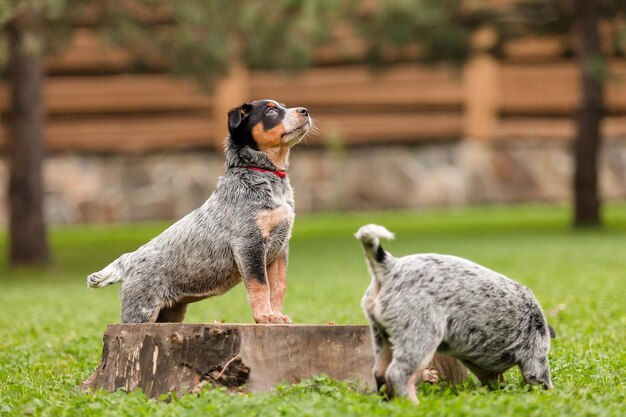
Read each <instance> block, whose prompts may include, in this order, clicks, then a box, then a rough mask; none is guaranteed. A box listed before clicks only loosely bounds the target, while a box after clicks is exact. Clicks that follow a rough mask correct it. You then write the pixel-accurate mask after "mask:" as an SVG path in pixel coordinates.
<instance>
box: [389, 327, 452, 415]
mask: <svg viewBox="0 0 626 417" xmlns="http://www.w3.org/2000/svg"><path fill="white" fill-rule="evenodd" d="M421 318H422V317H420V321H419V322H412V323H410V324H412V326H410V327H412V328H411V329H410V330H409V331H407V332H406V333H404V334H405V335H411V337H406V338H401V339H400V340H395V338H394V337H393V335H392V336H391V337H390V340H391V342H392V345H393V359H392V361H391V364H389V367H388V368H387V372H386V373H385V379H386V380H387V384H388V385H389V388H391V390H390V391H391V394H392V396H393V395H397V396H401V397H404V396H407V397H408V398H409V399H410V400H411V401H412V402H413V403H415V404H419V400H418V398H417V394H416V392H415V390H416V387H417V385H419V383H420V382H421V381H422V371H424V370H425V369H426V368H427V367H428V365H429V364H430V362H431V361H432V359H433V357H434V356H435V352H436V351H437V347H438V346H439V344H440V343H441V339H442V337H443V336H442V334H443V331H441V332H437V333H439V334H433V333H432V328H433V326H431V324H430V322H428V321H426V320H425V321H421Z"/></svg>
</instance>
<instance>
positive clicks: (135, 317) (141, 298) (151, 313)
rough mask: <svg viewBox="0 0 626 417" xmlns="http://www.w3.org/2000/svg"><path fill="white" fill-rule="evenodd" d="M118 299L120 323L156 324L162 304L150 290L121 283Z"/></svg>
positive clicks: (125, 282)
mask: <svg viewBox="0 0 626 417" xmlns="http://www.w3.org/2000/svg"><path fill="white" fill-rule="evenodd" d="M120 298H121V301H122V303H121V309H122V312H121V313H122V314H121V316H122V323H154V322H156V320H157V318H158V316H159V311H161V306H162V303H161V301H160V299H159V298H158V297H156V296H155V295H154V294H153V293H152V291H151V289H150V288H146V286H145V285H138V284H134V285H133V284H132V283H128V282H127V281H122V290H121V291H120Z"/></svg>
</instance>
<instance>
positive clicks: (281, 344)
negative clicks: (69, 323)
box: [79, 323, 467, 397]
mask: <svg viewBox="0 0 626 417" xmlns="http://www.w3.org/2000/svg"><path fill="white" fill-rule="evenodd" d="M103 340H104V347H103V350H102V359H101V360H100V364H99V365H98V367H97V369H96V370H95V372H94V373H93V375H91V376H90V377H89V378H88V379H87V380H85V382H83V383H82V384H80V386H79V387H80V388H81V389H83V390H88V389H91V388H102V389H106V390H108V391H115V390H117V389H120V388H121V389H124V390H127V391H133V390H136V389H138V388H141V389H142V390H143V391H144V392H145V393H146V395H148V396H150V397H157V396H160V395H162V394H167V393H170V392H176V393H179V394H183V393H188V392H195V391H199V389H200V388H201V387H202V386H204V385H206V384H212V385H215V386H226V387H229V388H233V389H243V390H246V391H248V392H259V391H268V390H271V389H272V388H274V387H276V386H277V385H278V384H281V383H290V384H291V383H298V382H300V381H301V380H302V379H307V378H312V377H314V376H316V375H320V374H325V375H328V376H329V377H331V378H333V379H337V380H351V381H358V382H359V383H360V384H361V386H362V387H363V388H365V389H370V390H374V389H375V386H376V385H375V383H374V380H373V377H372V366H373V364H374V355H373V348H372V341H371V334H370V329H369V327H368V326H349V325H252V324H180V323H157V324H113V325H109V327H108V328H107V331H106V333H105V334H104V337H103ZM431 366H432V367H433V368H434V369H436V370H437V371H439V373H440V375H441V377H442V378H443V379H444V380H447V381H448V382H451V383H459V382H461V381H463V380H464V379H465V378H466V377H467V371H466V369H465V367H463V365H461V363H460V362H458V361H457V360H455V359H452V358H450V357H448V356H445V355H437V356H436V357H435V358H434V360H433V363H432V364H431Z"/></svg>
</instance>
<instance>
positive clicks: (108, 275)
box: [87, 262, 122, 288]
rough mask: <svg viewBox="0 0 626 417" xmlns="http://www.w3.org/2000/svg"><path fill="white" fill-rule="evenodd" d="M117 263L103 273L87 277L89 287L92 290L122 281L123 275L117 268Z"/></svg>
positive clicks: (99, 272) (95, 273)
mask: <svg viewBox="0 0 626 417" xmlns="http://www.w3.org/2000/svg"><path fill="white" fill-rule="evenodd" d="M116 264H117V262H113V263H112V264H110V265H109V266H107V267H106V268H104V269H103V270H102V271H98V272H94V273H93V274H91V275H89V276H88V277H87V286H88V287H90V288H100V287H106V286H107V285H111V284H115V283H116V282H118V281H121V280H122V274H120V272H119V269H118V268H117V266H116Z"/></svg>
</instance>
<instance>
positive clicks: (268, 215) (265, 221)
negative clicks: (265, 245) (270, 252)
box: [256, 206, 289, 241]
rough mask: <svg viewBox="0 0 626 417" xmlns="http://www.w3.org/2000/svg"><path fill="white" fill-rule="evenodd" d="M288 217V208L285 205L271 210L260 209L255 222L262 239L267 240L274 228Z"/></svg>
mask: <svg viewBox="0 0 626 417" xmlns="http://www.w3.org/2000/svg"><path fill="white" fill-rule="evenodd" d="M286 218H289V209H288V208H287V206H279V207H277V208H275V209H272V210H263V211H260V212H259V214H258V215H257V217H256V224H257V226H259V230H261V236H263V239H264V240H266V241H267V240H268V239H269V237H270V235H271V234H272V231H273V230H274V228H275V227H276V226H277V225H278V223H280V222H281V221H283V220H284V219H286Z"/></svg>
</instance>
